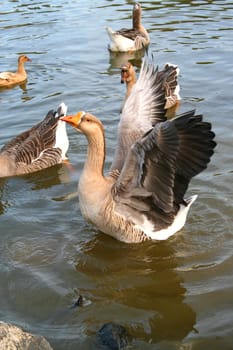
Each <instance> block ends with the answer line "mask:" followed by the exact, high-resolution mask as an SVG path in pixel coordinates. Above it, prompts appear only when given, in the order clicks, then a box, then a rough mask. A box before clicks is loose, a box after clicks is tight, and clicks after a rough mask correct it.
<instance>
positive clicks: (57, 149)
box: [0, 103, 69, 177]
mask: <svg viewBox="0 0 233 350" xmlns="http://www.w3.org/2000/svg"><path fill="white" fill-rule="evenodd" d="M66 111H67V107H66V105H65V104H64V103H62V104H61V105H60V106H59V107H58V109H57V111H56V112H54V111H53V110H51V111H49V112H48V114H47V115H46V117H45V118H44V120H42V121H41V122H39V123H38V124H36V125H35V126H33V127H32V128H31V129H29V130H27V131H25V132H23V133H21V134H20V135H18V136H16V137H15V138H13V139H12V140H11V141H9V142H8V143H7V144H6V145H5V146H4V147H3V148H2V149H1V151H0V177H6V176H15V175H22V174H28V173H32V172H35V171H39V170H42V169H45V168H48V167H50V166H52V165H55V164H60V163H62V162H63V161H64V160H66V159H67V158H66V152H67V150H68V147H69V140H68V137H67V133H66V124H65V122H63V121H62V120H60V117H61V116H64V115H66Z"/></svg>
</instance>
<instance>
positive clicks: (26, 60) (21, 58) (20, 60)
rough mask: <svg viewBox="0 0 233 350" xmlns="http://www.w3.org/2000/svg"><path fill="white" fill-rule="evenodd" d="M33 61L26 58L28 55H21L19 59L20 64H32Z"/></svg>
mask: <svg viewBox="0 0 233 350" xmlns="http://www.w3.org/2000/svg"><path fill="white" fill-rule="evenodd" d="M31 61H32V60H31V59H30V58H29V57H28V56H26V55H20V56H19V58H18V62H19V63H20V62H31Z"/></svg>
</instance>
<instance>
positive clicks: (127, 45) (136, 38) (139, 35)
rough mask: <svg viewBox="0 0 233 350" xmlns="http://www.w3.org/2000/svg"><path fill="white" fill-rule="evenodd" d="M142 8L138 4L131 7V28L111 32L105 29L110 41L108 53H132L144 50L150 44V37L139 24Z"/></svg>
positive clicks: (109, 29)
mask: <svg viewBox="0 0 233 350" xmlns="http://www.w3.org/2000/svg"><path fill="white" fill-rule="evenodd" d="M141 14H142V8H141V5H140V4H139V3H136V4H135V5H134V7H133V16H132V22H133V28H131V29H125V28H122V29H120V30H117V31H113V30H112V29H111V28H109V27H107V28H106V30H107V33H108V35H109V38H110V40H111V42H110V44H109V46H108V48H109V50H110V51H118V52H133V51H137V50H141V49H144V48H146V47H147V46H148V45H149V43H150V37H149V34H148V32H147V30H146V29H145V28H144V26H143V25H142V23H141Z"/></svg>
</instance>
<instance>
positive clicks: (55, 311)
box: [0, 0, 233, 350]
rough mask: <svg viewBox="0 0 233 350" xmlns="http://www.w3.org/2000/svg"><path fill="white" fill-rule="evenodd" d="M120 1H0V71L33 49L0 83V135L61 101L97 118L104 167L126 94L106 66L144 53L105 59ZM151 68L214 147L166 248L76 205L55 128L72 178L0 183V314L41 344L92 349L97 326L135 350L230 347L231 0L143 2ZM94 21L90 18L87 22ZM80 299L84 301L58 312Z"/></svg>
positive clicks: (77, 140)
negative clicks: (199, 118)
mask: <svg viewBox="0 0 233 350" xmlns="http://www.w3.org/2000/svg"><path fill="white" fill-rule="evenodd" d="M132 4H133V3H132V1H131V0H129V1H124V0H118V1H114V2H113V1H107V0H101V1H100V0H92V1H87V2H85V4H84V2H78V1H76V2H72V1H70V0H66V1H60V0H58V1H57V0H56V1H55V0H52V1H50V2H48V1H46V0H40V1H37V2H36V3H35V2H33V3H32V2H30V1H26V0H22V1H19V0H18V1H16V0H15V1H10V0H6V1H4V2H2V4H1V10H0V29H1V31H2V36H1V42H0V48H1V50H0V61H1V67H0V70H1V71H5V70H7V69H9V67H14V65H15V57H16V56H17V55H18V53H27V54H28V55H29V56H30V55H31V56H32V60H33V61H32V63H31V64H30V66H28V68H27V72H28V81H27V84H26V86H25V87H19V86H17V87H15V88H14V89H7V90H1V91H0V104H1V113H0V123H1V129H0V143H1V146H2V145H4V144H5V143H6V142H7V141H8V140H9V139H11V138H12V137H14V136H15V135H17V134H19V133H21V132H22V131H24V130H27V129H28V128H29V127H30V126H31V125H33V124H36V123H37V122H38V121H40V120H41V119H42V118H43V117H44V116H45V115H46V114H47V112H48V110H49V109H51V108H53V106H55V105H59V104H60V103H61V101H64V102H65V103H67V105H68V107H69V109H68V111H69V112H71V113H73V112H76V111H77V110H89V111H91V112H93V113H94V114H96V115H97V116H98V117H100V119H101V120H102V121H103V123H104V126H105V134H106V147H107V159H106V160H107V166H108V165H109V164H110V162H111V159H112V155H113V153H114V150H115V140H116V129H117V123H118V120H119V110H120V107H121V104H122V101H123V98H124V95H125V86H122V84H120V71H119V68H120V66H121V65H122V63H125V61H126V60H130V61H131V62H132V63H133V64H134V66H135V67H136V68H137V72H138V71H139V67H140V65H141V60H142V57H143V55H144V53H143V52H141V53H138V54H136V55H135V54H133V55H125V54H123V55H122V54H120V55H117V54H114V53H113V54H111V53H110V52H109V51H108V49H107V44H108V37H107V33H106V31H105V27H106V26H112V27H113V28H122V27H126V26H128V24H129V23H130V19H131V13H132ZM142 6H143V23H144V25H145V26H146V27H147V29H148V31H149V33H150V37H151V45H150V52H153V54H154V58H155V63H156V64H158V66H159V68H161V67H163V65H164V64H165V63H166V62H171V63H174V64H178V65H179V68H180V79H179V81H180V85H181V97H182V100H181V103H180V106H179V108H178V110H177V111H176V113H181V112H183V111H187V110H189V109H196V110H197V113H201V114H203V115H204V117H205V119H206V120H207V121H209V122H211V123H212V124H213V129H214V131H215V133H216V139H217V143H218V146H217V148H216V152H215V154H214V156H213V158H212V161H211V164H210V165H209V166H208V169H207V170H205V172H203V173H202V174H201V175H200V176H198V177H197V178H196V179H194V180H193V181H192V183H191V186H190V189H189V192H190V195H191V194H198V200H197V201H196V202H195V203H194V205H193V207H192V208H191V211H190V215H189V218H188V222H187V224H186V226H185V228H184V229H183V230H182V231H181V232H180V233H179V234H177V235H176V237H174V238H172V239H170V240H169V241H167V242H162V243H161V242H160V243H151V242H149V243H145V244H140V245H124V244H122V243H120V242H116V241H115V240H113V239H111V238H109V237H107V236H106V235H103V234H101V233H99V232H96V230H95V229H93V227H92V226H90V225H89V224H87V223H86V222H85V220H84V219H83V218H82V216H81V213H80V211H79V206H78V200H77V195H76V193H77V192H76V191H77V182H78V178H79V176H80V172H81V169H82V166H83V162H84V159H85V156H86V140H85V138H84V137H80V135H79V134H77V132H76V131H75V130H73V129H71V128H68V133H69V139H70V148H69V154H68V155H69V158H70V161H71V163H72V165H73V167H74V169H75V171H74V172H72V171H70V170H69V169H67V167H66V166H64V165H62V166H56V167H53V168H50V169H47V170H44V171H41V172H39V173H35V174H31V175H27V176H22V177H18V178H8V179H1V180H0V233H1V234H0V257H1V259H0V280H1V288H0V319H2V320H4V321H9V322H13V323H16V324H17V325H19V326H22V327H24V328H26V329H27V330H29V331H31V332H33V333H40V334H42V335H44V336H45V337H47V338H48V340H49V341H50V342H51V344H52V346H53V347H54V349H55V350H64V349H67V350H76V349H77V348H79V349H84V350H85V349H88V350H90V349H96V346H95V345H94V337H95V334H96V332H97V330H98V329H99V328H100V327H101V326H102V325H103V324H104V323H106V322H116V323H118V324H121V325H122V326H124V327H125V328H126V329H127V331H128V332H129V333H130V334H131V335H132V338H133V340H132V341H133V348H135V349H143V350H145V349H158V350H168V349H172V350H173V349H191V348H192V349H193V350H207V349H211V350H215V349H216V350H219V349H221V350H229V349H231V348H232V343H233V335H232V322H233V318H232V307H233V303H232V292H233V284H232V267H233V259H232V248H233V247H232V207H233V206H232V127H233V125H232V113H230V112H231V111H232V107H231V106H232V75H233V68H232V42H231V40H230V38H231V35H230V34H231V33H232V30H233V24H232V23H233V21H232V19H233V15H232V9H233V2H232V1H231V0H224V1H223V0H218V1H207V0H206V1H191V0H189V1H188V0H179V1H178V0H174V1H170V0H165V1H162V2H161V1H149V2H143V3H142ZM97 19H98V20H97ZM79 295H82V296H83V298H84V301H85V302H84V305H83V306H82V307H79V308H77V309H70V306H71V305H72V304H73V303H74V302H75V300H77V297H78V296H79Z"/></svg>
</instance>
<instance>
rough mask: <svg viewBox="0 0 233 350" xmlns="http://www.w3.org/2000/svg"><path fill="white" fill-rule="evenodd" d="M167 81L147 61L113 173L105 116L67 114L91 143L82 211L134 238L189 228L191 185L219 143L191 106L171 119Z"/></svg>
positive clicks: (81, 188) (128, 107)
mask: <svg viewBox="0 0 233 350" xmlns="http://www.w3.org/2000/svg"><path fill="white" fill-rule="evenodd" d="M165 78H166V76H163V77H162V76H161V75H160V74H158V69H157V68H155V67H154V66H153V64H152V63H149V62H148V61H146V60H144V63H143V66H142V68H141V72H140V76H139V79H138V81H137V83H136V84H135V86H134V87H133V89H132V91H131V94H130V96H129V97H128V99H127V101H126V103H125V106H124V108H123V111H122V115H121V119H120V122H119V126H118V138H117V148H116V152H115V155H114V158H113V163H112V166H111V169H110V173H109V174H108V175H105V174H104V161H105V152H106V146H105V136H104V127H103V124H102V123H101V121H100V120H99V119H98V118H97V117H95V116H94V115H92V114H90V113H88V112H84V111H80V112H78V113H77V114H74V115H70V116H65V117H62V118H61V119H62V120H64V121H66V122H67V123H69V124H70V125H72V126H73V127H74V128H75V129H76V130H77V131H79V132H81V133H82V134H84V135H85V136H86V138H87V141H88V147H87V158H86V162H85V164H84V168H83V172H82V174H81V177H80V180H79V184H78V193H79V205H80V209H81V212H82V215H83V216H84V218H85V219H86V220H87V221H89V222H90V223H92V224H93V225H95V226H96V227H97V228H98V229H99V230H100V231H102V232H104V233H106V234H108V235H110V236H112V237H114V238H116V239H118V240H120V241H123V242H127V243H137V242H142V241H145V240H150V239H154V240H165V239H167V238H169V237H171V236H172V235H174V234H175V233H176V232H177V231H179V230H181V229H182V227H183V226H184V224H185V222H186V218H187V214H188V211H189V209H190V206H191V204H192V203H193V202H194V200H195V199H196V197H197V196H196V195H194V196H191V197H189V198H185V193H186V191H187V189H188V185H189V182H190V180H191V179H192V178H193V177H194V176H195V175H197V174H199V173H200V172H201V171H203V170H204V169H205V168H206V167H207V165H208V163H209V161H210V159H211V156H212V155H213V152H214V148H215V146H216V143H215V141H214V137H215V134H214V132H213V131H212V127H211V124H210V123H209V122H206V121H203V116H202V115H196V114H195V112H194V111H189V112H186V113H184V114H182V115H180V116H178V117H176V118H174V119H171V120H166V117H165V109H164V106H165V103H166V98H165V93H166V91H165V88H164V79H165Z"/></svg>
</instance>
